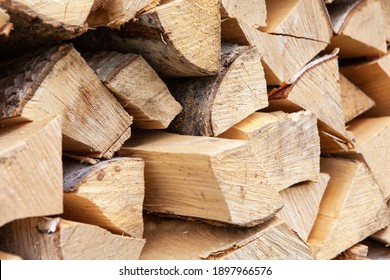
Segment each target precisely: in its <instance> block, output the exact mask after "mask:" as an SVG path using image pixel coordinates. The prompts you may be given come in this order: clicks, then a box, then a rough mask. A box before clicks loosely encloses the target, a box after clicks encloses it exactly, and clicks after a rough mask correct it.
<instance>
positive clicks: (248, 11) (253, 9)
mask: <svg viewBox="0 0 390 280" xmlns="http://www.w3.org/2000/svg"><path fill="white" fill-rule="evenodd" d="M265 2H266V0H222V2H221V4H222V18H227V17H229V18H238V19H240V20H243V21H245V22H247V23H248V24H249V25H251V26H253V27H256V28H258V27H260V26H266V25H267V8H266V4H265Z"/></svg>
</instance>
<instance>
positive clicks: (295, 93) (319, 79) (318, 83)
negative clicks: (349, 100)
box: [267, 52, 353, 151]
mask: <svg viewBox="0 0 390 280" xmlns="http://www.w3.org/2000/svg"><path fill="white" fill-rule="evenodd" d="M325 74H326V76H327V78H326V79H324V75H325ZM268 96H269V99H270V106H269V107H268V108H267V111H277V110H282V111H285V112H294V111H299V110H302V109H305V110H309V111H311V112H313V113H314V114H315V115H316V116H317V118H318V120H319V123H318V124H319V130H320V131H324V132H326V133H328V134H330V135H333V136H335V137H337V138H338V139H340V141H341V142H343V143H344V144H345V145H346V146H348V145H349V146H351V147H352V146H353V144H352V138H353V137H352V136H351V135H350V133H348V132H347V130H346V128H345V120H344V112H343V108H342V101H341V94H340V84H339V68H338V61H337V52H334V53H332V54H330V55H325V56H323V57H320V58H318V59H315V60H313V61H312V62H311V63H309V64H308V65H306V66H305V67H304V68H303V69H301V71H299V72H298V73H297V74H296V75H295V76H294V77H293V78H292V79H291V80H290V81H289V82H288V83H287V85H283V86H281V87H280V88H277V89H274V90H272V91H271V92H270V93H269V94H268ZM320 136H321V137H322V138H323V137H324V134H320ZM321 141H323V140H322V139H321ZM321 149H322V150H325V151H326V150H327V147H326V146H325V145H323V143H322V142H321Z"/></svg>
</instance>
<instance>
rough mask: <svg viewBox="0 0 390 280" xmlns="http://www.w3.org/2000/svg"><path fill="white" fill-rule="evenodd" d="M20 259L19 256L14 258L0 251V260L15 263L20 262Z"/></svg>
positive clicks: (12, 255)
mask: <svg viewBox="0 0 390 280" xmlns="http://www.w3.org/2000/svg"><path fill="white" fill-rule="evenodd" d="M21 259H22V258H21V257H19V256H16V255H14V254H10V253H6V252H3V251H0V260H13V261H16V260H21Z"/></svg>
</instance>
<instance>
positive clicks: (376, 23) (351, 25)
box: [327, 0, 387, 58]
mask: <svg viewBox="0 0 390 280" xmlns="http://www.w3.org/2000/svg"><path fill="white" fill-rule="evenodd" d="M328 10H329V13H330V18H331V21H332V25H333V30H334V33H335V36H333V38H332V40H331V44H330V45H329V46H328V48H327V49H328V50H333V49H334V48H340V57H341V58H351V57H361V56H372V55H381V54H385V53H386V52H387V46H386V35H387V34H385V33H386V32H384V31H383V27H384V20H383V16H382V9H381V4H380V1H377V0H358V1H343V2H340V3H334V4H332V5H330V6H328ZM373 30H377V31H378V32H373Z"/></svg>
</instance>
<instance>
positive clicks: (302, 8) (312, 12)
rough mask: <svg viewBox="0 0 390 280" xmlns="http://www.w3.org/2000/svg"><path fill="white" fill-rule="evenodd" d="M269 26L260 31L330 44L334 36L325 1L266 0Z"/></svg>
mask: <svg viewBox="0 0 390 280" xmlns="http://www.w3.org/2000/svg"><path fill="white" fill-rule="evenodd" d="M266 2H267V3H266V6H267V15H268V17H267V25H266V26H265V27H262V28H260V30H262V31H264V32H267V33H274V34H283V35H289V36H294V37H299V38H306V39H311V40H316V41H322V42H325V43H327V44H328V43H330V38H331V37H332V35H333V29H332V25H331V23H330V19H329V15H328V11H327V10H326V7H325V5H324V1H323V0H284V1H279V0H266Z"/></svg>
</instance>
